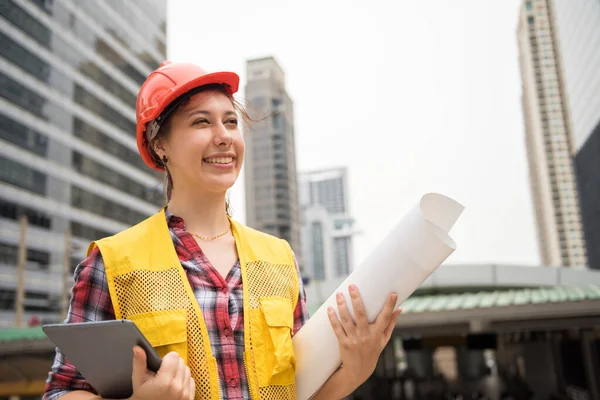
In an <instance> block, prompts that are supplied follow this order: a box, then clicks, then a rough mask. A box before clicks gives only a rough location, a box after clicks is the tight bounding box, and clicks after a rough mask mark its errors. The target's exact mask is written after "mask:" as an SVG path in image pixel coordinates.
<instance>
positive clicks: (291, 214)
mask: <svg viewBox="0 0 600 400" xmlns="http://www.w3.org/2000/svg"><path fill="white" fill-rule="evenodd" d="M247 79H248V81H247V84H246V93H245V97H246V98H247V99H248V102H249V107H248V108H249V112H250V114H251V115H252V116H254V117H258V118H259V121H258V122H256V123H254V124H253V126H252V127H251V129H250V130H249V131H248V132H247V133H246V135H245V139H246V158H245V161H244V163H245V180H246V222H247V224H248V226H250V227H253V228H255V229H258V230H260V231H263V232H266V233H270V234H272V235H275V236H277V237H280V238H282V239H285V240H287V241H288V242H289V243H290V245H291V246H292V249H293V250H294V252H295V253H296V256H297V258H301V251H302V250H301V248H300V221H299V209H298V183H297V177H296V150H295V148H296V147H295V139H294V110H293V102H292V100H291V99H290V97H289V96H288V94H287V92H286V89H285V76H284V72H283V70H282V69H281V67H280V66H279V65H278V64H277V62H276V61H275V59H274V58H272V57H267V58H260V59H255V60H249V61H248V63H247Z"/></svg>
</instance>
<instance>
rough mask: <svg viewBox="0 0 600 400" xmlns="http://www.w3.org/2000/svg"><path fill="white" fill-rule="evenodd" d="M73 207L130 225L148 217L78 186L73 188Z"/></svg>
mask: <svg viewBox="0 0 600 400" xmlns="http://www.w3.org/2000/svg"><path fill="white" fill-rule="evenodd" d="M71 205H72V206H73V207H76V208H79V209H82V210H86V211H90V212H92V213H94V214H98V215H101V216H103V217H106V218H111V219H114V220H116V221H120V222H123V223H125V224H128V225H135V224H137V223H138V222H141V221H143V220H144V219H146V217H147V216H146V215H144V214H142V213H139V212H137V211H134V210H132V209H130V208H127V207H124V206H122V205H120V204H117V203H114V202H112V201H110V200H107V199H104V198H102V197H100V196H97V195H95V194H92V193H90V192H88V191H86V190H83V189H81V188H79V187H77V186H71Z"/></svg>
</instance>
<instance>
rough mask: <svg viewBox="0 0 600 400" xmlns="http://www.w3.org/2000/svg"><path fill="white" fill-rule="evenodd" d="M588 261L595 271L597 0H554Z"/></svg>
mask: <svg viewBox="0 0 600 400" xmlns="http://www.w3.org/2000/svg"><path fill="white" fill-rule="evenodd" d="M554 10H555V13H554V14H555V18H556V25H557V28H556V31H557V33H558V35H557V36H558V44H559V48H560V53H561V56H562V57H561V58H562V65H563V71H564V74H563V76H564V80H565V87H566V94H567V96H566V97H567V100H568V104H569V115H570V117H571V126H572V132H573V139H572V142H573V151H574V153H573V154H572V155H573V156H574V158H575V172H576V176H577V187H578V191H579V203H580V207H581V217H582V218H581V220H582V223H583V231H584V234H585V235H584V236H585V241H586V247H587V258H588V265H589V266H590V268H594V269H600V73H598V71H600V1H598V0H554Z"/></svg>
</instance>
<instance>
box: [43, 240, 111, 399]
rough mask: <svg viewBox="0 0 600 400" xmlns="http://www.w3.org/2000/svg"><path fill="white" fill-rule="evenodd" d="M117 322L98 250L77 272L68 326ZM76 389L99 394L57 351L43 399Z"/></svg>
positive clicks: (95, 250)
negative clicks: (94, 322)
mask: <svg viewBox="0 0 600 400" xmlns="http://www.w3.org/2000/svg"><path fill="white" fill-rule="evenodd" d="M111 319H115V312H114V309H113V306H112V302H111V300H110V295H109V291H108V284H107V282H106V273H105V271H104V261H103V260H102V255H101V254H100V250H98V248H96V249H94V250H93V251H92V252H91V254H90V255H89V256H88V257H87V258H86V259H85V260H83V261H82V262H81V264H79V266H78V267H77V268H76V269H75V283H74V286H73V289H72V291H71V301H70V304H69V311H68V313H67V318H66V320H65V322H66V323H71V322H74V323H77V322H89V321H103V320H111ZM74 390H86V391H88V392H92V393H95V391H94V389H93V388H92V387H91V386H90V385H89V384H88V382H87V381H86V380H85V378H84V377H83V376H81V374H80V373H79V371H77V369H76V368H75V366H74V365H73V364H72V363H71V362H70V361H69V360H68V359H67V358H66V357H65V356H64V355H63V354H62V352H61V351H60V350H59V349H56V355H55V357H54V362H53V364H52V368H51V369H50V373H49V374H48V379H47V380H46V390H45V393H44V396H43V400H56V399H58V398H59V397H60V396H62V395H64V394H66V393H68V392H70V391H74Z"/></svg>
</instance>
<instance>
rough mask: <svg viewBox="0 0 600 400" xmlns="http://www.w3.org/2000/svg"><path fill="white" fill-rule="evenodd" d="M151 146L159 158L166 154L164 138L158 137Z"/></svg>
mask: <svg viewBox="0 0 600 400" xmlns="http://www.w3.org/2000/svg"><path fill="white" fill-rule="evenodd" d="M152 148H153V150H154V152H155V153H156V154H157V155H158V157H159V158H162V157H163V156H164V155H166V154H167V143H166V141H165V140H164V138H160V139H157V140H155V141H154V143H153V145H152Z"/></svg>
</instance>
